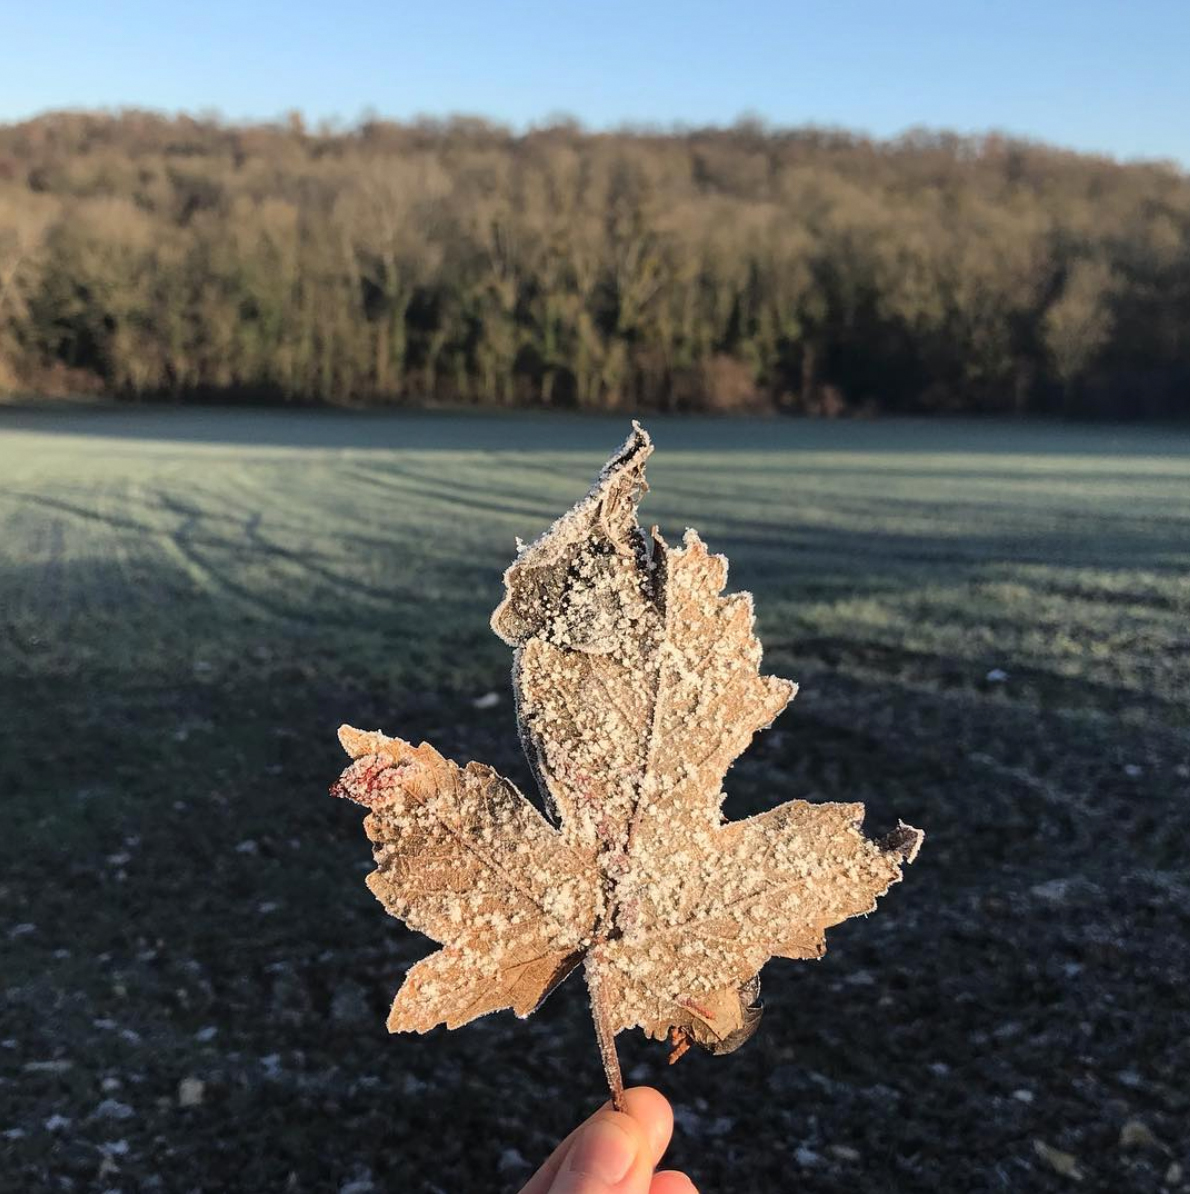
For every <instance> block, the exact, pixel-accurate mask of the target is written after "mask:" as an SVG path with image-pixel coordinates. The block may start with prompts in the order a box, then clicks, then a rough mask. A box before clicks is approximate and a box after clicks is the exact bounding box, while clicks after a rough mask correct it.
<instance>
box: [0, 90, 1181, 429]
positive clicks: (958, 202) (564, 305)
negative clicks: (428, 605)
mask: <svg viewBox="0 0 1190 1194" xmlns="http://www.w3.org/2000/svg"><path fill="white" fill-rule="evenodd" d="M0 389H2V390H5V391H8V392H10V393H13V392H15V393H26V392H28V393H36V392H40V393H47V394H54V393H60V394H73V393H79V392H92V391H94V392H106V393H111V394H116V395H121V396H127V397H130V398H142V399H151V398H174V399H182V400H206V399H220V400H246V401H261V400H266V401H294V402H311V401H313V402H353V403H362V404H381V403H392V404H397V403H416V402H426V401H442V402H462V403H475V404H481V405H487V406H513V405H537V406H556V407H568V408H582V409H624V408H631V407H643V408H654V409H662V410H698V409H702V410H751V409H765V408H767V409H774V408H775V409H788V410H793V411H800V412H805V413H814V414H846V413H868V412H880V411H932V410H941V411H1014V412H1020V413H1025V412H1041V413H1057V412H1065V413H1089V414H1127V415H1163V416H1168V415H1177V414H1181V415H1185V414H1188V413H1190V175H1187V174H1186V173H1185V172H1184V171H1182V170H1180V169H1179V168H1177V167H1176V166H1174V165H1172V164H1169V163H1134V164H1121V163H1118V162H1116V161H1114V160H1110V159H1106V158H1101V157H1094V156H1089V155H1080V154H1075V153H1071V152H1065V151H1062V150H1058V149H1054V148H1051V147H1046V146H1042V145H1037V144H1034V143H1030V142H1020V141H1014V140H1010V139H1006V138H1003V137H999V136H984V137H974V138H973V137H960V136H955V135H950V134H944V133H925V132H922V133H913V134H909V135H906V136H903V137H901V138H899V139H897V140H894V141H883V142H882V141H874V140H871V139H868V138H865V137H861V136H856V135H851V134H847V133H843V132H837V131H831V130H823V129H815V128H803V129H770V128H767V127H765V126H763V125H762V124H759V123H756V122H748V121H742V122H739V123H737V124H735V125H733V126H731V127H729V128H709V129H691V130H671V131H665V132H659V131H651V130H624V131H618V132H611V133H604V132H600V133H595V132H587V131H584V130H583V129H581V128H579V127H578V126H576V125H574V124H570V123H567V122H565V121H563V122H559V123H556V124H553V125H551V126H549V127H543V128H538V129H534V130H532V131H529V132H527V133H520V134H517V133H514V132H512V131H510V130H508V129H505V128H503V127H500V126H498V125H494V124H491V123H488V122H485V121H482V120H478V119H473V118H452V119H448V120H442V121H435V120H421V121H416V122H412V123H405V124H398V123H393V122H388V121H382V120H366V121H363V122H361V123H360V124H358V125H357V126H355V127H352V128H350V129H339V128H334V127H322V128H318V129H311V128H308V127H306V125H305V124H304V123H303V122H302V120H301V119H300V117H297V116H294V117H292V118H290V119H289V120H288V121H284V122H279V123H276V124H267V125H236V124H229V123H225V122H223V121H221V120H219V119H217V118H210V119H205V118H192V117H187V116H180V117H166V116H162V115H158V114H153V113H146V112H138V111H129V112H122V113H118V114H107V113H55V114H50V115H46V116H42V117H39V118H37V119H34V120H31V121H28V122H25V123H20V124H9V125H5V126H0Z"/></svg>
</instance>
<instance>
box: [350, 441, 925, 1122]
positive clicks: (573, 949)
mask: <svg viewBox="0 0 1190 1194" xmlns="http://www.w3.org/2000/svg"><path fill="white" fill-rule="evenodd" d="M652 450H653V449H652V444H651V442H650V440H649V437H648V435H647V434H646V433H645V431H644V430H643V429H642V428H641V427H640V426H639V425H638V424H633V432H632V434H631V435H630V436H629V437H628V440H627V442H626V443H625V444H624V446H623V447H622V448H621V449H620V450H619V451H618V452H617V453H616V454H615V456H613V457H612V459H611V460H610V461H608V463H607V465H605V467H604V469H603V471H602V472H601V473H600V475H599V477H598V479H597V480H596V482H595V485H594V487H593V488H592V489H591V491H590V493H588V494H587V496H586V497H585V498H584V499H583V500H582V501H581V502H579V504H578V505H577V506H575V507H574V509H572V510H571V511H570V512H569V513H567V514H565V515H564V516H563V517H562V518H560V519H559V520H558V521H557V522H555V523H554V524H553V526H551V527H550V528H549V529H548V530H547V531H546V532H545V534H543V535H542V536H541V538H540V539H538V540H537V541H536V542H535V543H533V544H531V545H529V546H528V547H523V546H522V547H521V548H520V550H519V551H518V554H517V558H516V560H515V561H514V562H513V563H512V565H511V566H510V567H509V569H508V571H507V572H506V573H505V575H504V582H505V586H506V589H507V593H506V596H505V598H504V600H503V601H502V602H501V604H500V606H499V607H498V608H497V609H496V611H495V613H494V614H493V615H492V627H493V629H494V630H495V632H496V633H497V634H498V635H499V636H500V637H501V638H502V639H504V640H505V641H506V642H507V643H509V644H510V645H511V646H513V647H514V648H515V657H514V664H513V686H514V689H515V693H516V700H517V718H518V722H519V725H520V728H521V735H522V738H523V742H524V746H525V750H526V752H527V754H528V756H529V759H530V761H531V763H532V764H533V768H534V771H535V773H536V775H537V778H538V782H539V783H540V785H541V788H542V792H543V795H544V797H545V800H546V805H547V807H548V810H549V814H550V816H549V818H548V819H547V818H546V817H545V816H543V815H542V814H541V813H540V812H538V810H537V809H536V807H535V806H534V805H533V804H531V803H530V802H529V801H528V800H527V799H525V797H524V796H522V795H521V793H520V792H518V791H517V789H516V788H515V787H513V785H512V784H511V783H509V782H508V780H506V779H503V778H502V777H501V776H500V775H498V774H497V773H496V772H495V771H493V770H492V769H491V768H490V767H486V766H484V765H482V764H480V763H468V764H467V765H466V766H465V767H459V766H458V765H457V764H455V763H453V762H451V761H450V760H449V759H445V758H443V756H442V755H440V754H439V753H438V752H437V751H436V750H434V748H433V747H432V746H429V745H428V744H425V743H423V744H422V745H421V746H413V745H411V744H410V743H408V742H404V741H402V740H401V739H399V738H389V737H386V736H385V735H384V734H381V733H369V732H365V731H361V730H355V729H351V728H350V727H347V726H344V727H343V729H342V730H341V731H340V735H339V736H340V739H341V741H342V743H343V746H344V748H345V749H346V750H347V753H348V754H349V755H350V756H351V757H352V759H353V760H354V762H353V763H352V764H351V765H350V766H349V767H348V768H347V770H346V771H344V773H343V775H342V777H341V778H340V779H339V781H338V783H337V784H336V785H335V787H334V789H333V791H334V792H335V793H336V794H337V795H340V796H346V797H348V798H350V799H352V800H355V801H357V802H358V803H360V804H363V805H366V806H367V807H368V808H369V809H370V810H371V811H370V812H369V815H368V817H367V819H366V820H365V822H364V826H365V829H366V830H367V833H368V836H369V837H370V838H371V839H372V842H373V843H374V847H375V858H376V864H377V865H376V870H375V871H373V872H372V874H371V875H370V876H369V879H368V884H369V886H370V887H371V889H372V891H373V892H374V893H375V894H376V896H377V897H378V898H379V899H380V900H381V902H382V903H383V904H384V906H385V907H386V908H387V910H388V911H389V912H390V913H391V914H392V915H394V916H397V917H399V918H400V919H402V920H404V921H405V922H406V924H408V925H409V926H410V927H411V928H414V929H417V930H418V931H419V932H422V933H425V934H427V935H428V936H430V937H432V938H433V939H434V940H435V941H438V942H440V943H442V945H443V948H442V949H440V950H438V951H437V952H435V953H433V954H431V955H430V956H429V957H428V958H426V959H425V960H424V961H421V962H418V963H417V964H416V965H415V966H413V967H412V968H411V969H410V971H409V973H408V974H407V975H406V978H405V982H404V984H403V986H402V987H401V990H400V991H399V993H398V994H397V997H396V1000H395V1002H394V1003H393V1007H392V1012H391V1013H390V1015H389V1019H388V1026H389V1028H390V1030H391V1031H394V1032H401V1031H414V1032H425V1031H427V1030H429V1029H430V1028H433V1027H434V1026H435V1025H438V1024H446V1025H447V1027H449V1028H457V1027H458V1026H459V1025H461V1024H465V1023H467V1022H468V1021H469V1020H473V1019H475V1017H477V1016H482V1015H484V1014H486V1013H487V1012H493V1011H497V1010H499V1009H501V1008H512V1009H513V1011H515V1012H516V1013H517V1015H519V1016H525V1015H528V1014H529V1013H530V1012H532V1011H533V1010H534V1009H535V1008H536V1007H538V1006H539V1005H540V1003H541V1001H542V1000H543V999H544V998H545V997H546V996H547V995H548V994H549V993H550V991H552V990H553V989H554V987H556V986H557V985H558V983H560V982H561V981H562V980H563V979H564V978H566V976H567V975H568V974H569V973H570V972H571V971H572V970H574V969H575V968H576V967H577V966H578V965H579V964H580V963H582V964H583V967H584V970H585V974H586V978H587V985H588V989H589V993H590V996H591V1005H592V1011H593V1014H594V1019H595V1026H596V1031H597V1035H598V1038H599V1043H600V1047H601V1050H602V1053H603V1059H604V1065H605V1069H606V1070H607V1075H608V1081H609V1085H610V1086H611V1089H612V1094H613V1097H614V1098H616V1100H617V1101H618V1099H619V1094H620V1091H621V1083H620V1075H619V1066H618V1063H617V1061H616V1054H615V1047H614V1037H615V1034H616V1033H617V1032H620V1031H622V1030H623V1029H626V1028H633V1027H640V1028H643V1029H644V1030H645V1032H647V1033H648V1034H649V1035H650V1036H652V1037H655V1038H658V1039H661V1038H668V1039H669V1040H670V1041H671V1042H672V1043H673V1045H674V1046H675V1049H674V1052H675V1055H677V1054H680V1053H681V1052H682V1051H684V1049H685V1048H686V1047H687V1046H688V1045H689V1044H690V1043H697V1044H700V1045H702V1046H704V1047H706V1048H708V1049H710V1050H711V1051H712V1052H717V1053H723V1052H728V1051H730V1050H731V1049H733V1048H735V1047H737V1046H738V1045H739V1044H741V1043H742V1042H743V1041H744V1040H746V1039H747V1038H748V1036H750V1035H751V1033H752V1032H753V1031H754V1030H755V1027H756V1023H757V1021H758V1020H759V1008H758V1006H757V1005H756V995H757V991H758V986H759V984H758V973H759V971H760V968H761V967H762V966H763V965H764V963H765V962H766V961H767V960H768V959H769V958H771V957H784V958H816V957H819V956H820V955H821V954H822V952H823V950H824V948H825V943H824V932H825V930H826V929H827V928H828V927H829V926H830V925H834V924H838V923H839V922H840V921H842V920H846V919H847V918H848V917H850V916H855V915H857V914H859V913H866V912H870V911H871V910H872V909H873V908H874V907H875V901H876V898H877V897H878V896H880V895H883V894H884V892H885V891H887V890H888V888H889V886H890V885H891V884H893V883H895V882H897V881H898V880H899V879H900V877H901V867H902V864H903V863H905V862H911V861H912V860H913V858H914V856H915V855H916V853H917V849H918V846H919V844H920V842H921V837H922V835H921V833H920V832H919V831H918V830H916V829H913V828H911V827H909V826H905V825H902V826H901V827H900V828H899V829H898V830H897V831H895V832H894V833H893V834H891V835H889V837H887V838H885V839H884V840H883V841H880V842H875V841H872V840H870V839H869V838H867V837H865V836H864V835H863V834H862V833H861V832H860V828H859V826H860V822H861V820H862V818H863V811H864V810H863V806H862V805H859V804H809V803H807V802H805V801H802V800H791V801H789V802H787V803H785V804H781V805H779V806H778V807H776V808H773V809H770V810H769V811H768V812H765V813H761V814H760V815H758V816H754V817H749V818H748V819H747V820H744V821H735V822H727V821H724V819H723V816H722V813H721V811H720V809H721V805H722V802H723V791H722V789H721V787H720V785H721V783H722V780H723V776H724V774H725V773H726V771H727V769H728V767H730V765H731V763H732V761H733V760H734V759H735V758H736V757H737V756H738V755H739V754H740V753H741V752H742V751H743V750H745V749H746V748H747V746H748V744H749V742H750V741H751V739H752V736H753V734H755V733H756V732H757V731H758V730H761V729H763V728H765V727H766V726H768V725H769V724H770V723H771V722H772V721H773V719H774V718H775V717H776V716H777V715H778V714H779V713H780V712H781V710H782V709H784V708H785V706H786V705H787V704H788V703H789V701H790V700H791V699H792V697H793V695H794V693H795V692H796V691H797V686H796V685H794V684H792V683H791V682H790V681H788V680H781V679H778V678H777V677H775V676H762V675H761V674H760V671H759V667H760V656H761V648H760V642H759V641H758V640H757V638H756V635H755V634H754V632H753V613H752V598H751V596H750V595H749V594H747V593H735V594H729V595H724V594H723V587H724V585H725V583H726V580H727V561H726V560H725V559H724V558H723V557H722V556H717V555H711V554H710V553H709V552H708V551H707V549H706V547H705V546H704V545H703V543H702V540H701V539H699V537H698V535H697V533H696V532H694V531H691V530H688V531H687V532H686V534H685V537H684V539H683V543H682V546H681V547H680V548H671V547H669V546H668V545H667V544H666V543H665V541H664V540H663V539H662V538H661V536H660V535H659V534H658V533H657V529H656V528H655V527H654V528H653V529H652V530H650V531H648V532H645V531H644V530H643V529H642V528H641V527H640V525H639V524H638V522H637V518H636V508H637V504H638V502H639V500H640V497H641V494H642V493H643V492H644V491H645V489H646V488H647V486H646V484H645V479H644V465H645V461H646V459H647V458H648V456H649V455H650V453H651V452H652Z"/></svg>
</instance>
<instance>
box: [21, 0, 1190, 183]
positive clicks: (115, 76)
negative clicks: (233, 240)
mask: <svg viewBox="0 0 1190 1194" xmlns="http://www.w3.org/2000/svg"><path fill="white" fill-rule="evenodd" d="M0 28H2V30H3V37H2V38H0V120H13V119H19V118H22V117H25V116H29V115H32V114H34V113H36V112H40V111H44V110H46V109H49V108H62V107H97V106H102V107H118V106H125V105H132V106H140V107H150V108H160V109H167V110H176V109H183V110H187V111H192V112H195V111H209V110H218V111H220V112H222V113H223V114H224V115H226V116H228V117H245V116H246V117H258V118H272V117H276V116H278V115H280V114H281V113H283V112H285V111H287V110H289V109H291V108H297V109H300V110H301V111H303V112H304V113H305V114H306V115H307V116H308V117H310V118H312V119H318V118H321V117H338V118H340V119H342V120H343V121H346V122H351V121H354V120H355V119H356V118H358V117H359V116H360V115H361V113H363V112H364V111H365V110H368V109H372V110H375V111H377V112H380V113H383V114H385V115H391V116H396V117H407V116H411V115H414V114H416V113H420V112H428V113H433V114H445V113H448V112H470V113H480V114H484V115H488V116H492V117H495V118H497V119H501V120H504V121H507V122H509V123H512V124H514V125H517V126H522V125H525V124H528V123H531V122H533V121H539V120H541V119H543V118H545V117H547V116H548V115H550V114H557V113H561V112H565V113H569V114H571V115H573V116H576V117H578V118H579V119H580V120H582V121H583V122H584V123H586V124H589V125H593V126H596V127H602V126H608V125H615V124H618V123H620V122H623V121H636V122H657V123H662V124H668V123H671V122H674V121H682V122H686V123H692V124H703V123H730V122H731V121H732V120H734V119H735V118H736V117H737V116H739V115H740V114H741V113H744V112H751V113H755V114H758V115H760V116H763V117H765V118H767V119H768V120H770V121H772V122H774V123H778V124H802V123H816V124H830V125H841V126H845V127H848V128H854V129H860V130H865V131H868V132H872V133H875V134H877V135H881V136H884V135H890V134H893V133H896V132H899V131H902V130H903V129H905V128H907V127H910V126H914V125H927V126H931V127H941V128H954V129H958V130H960V131H980V130H987V129H993V128H994V129H1001V130H1006V131H1009V132H1013V133H1019V134H1024V135H1027V136H1031V137H1037V138H1040V139H1043V140H1047V141H1052V142H1056V143H1059V144H1063V145H1069V146H1073V147H1075V148H1081V149H1089V150H1095V151H1101V152H1106V153H1111V154H1115V155H1117V156H1121V157H1137V156H1140V157H1164V158H1174V159H1177V160H1179V161H1180V162H1182V163H1183V164H1184V165H1186V164H1190V66H1188V60H1190V0H1132V2H1128V0H1120V2H1118V3H1106V2H1103V0H1080V2H1076V0H1033V2H1032V3H1021V2H1019V0H1002V2H999V3H997V2H993V0H988V2H982V0H949V2H937V0H936V2H926V0H815V2H804V0H785V2H780V0H721V2H719V3H707V2H704V0H635V2H634V3H627V2H624V0H582V2H577V3H576V2H569V0H553V2H552V3H543V2H536V0H535V2H532V3H520V2H518V0H421V2H420V3H416V4H408V3H402V2H398V0H387V2H383V3H382V2H377V0H338V2H336V3H334V4H326V3H321V4H315V3H309V2H306V0H290V2H288V3H275V2H273V0H269V2H265V3H252V2H250V0H240V2H239V3H234V2H229V0H196V2H195V3H192V4H171V3H167V2H166V0H155V2H153V3H148V2H144V0H142V2H135V0H109V2H105V3H95V0H86V2H83V0H40V2H39V3H32V4H31V3H29V2H28V0H0Z"/></svg>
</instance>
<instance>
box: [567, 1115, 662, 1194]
mask: <svg viewBox="0 0 1190 1194" xmlns="http://www.w3.org/2000/svg"><path fill="white" fill-rule="evenodd" d="M652 1176H653V1158H652V1155H651V1150H650V1148H649V1145H648V1141H647V1140H646V1139H645V1135H644V1132H643V1131H642V1130H641V1127H640V1125H639V1124H638V1123H637V1122H636V1120H635V1119H633V1118H632V1117H631V1116H629V1115H623V1114H621V1113H620V1112H618V1111H610V1110H609V1111H600V1112H599V1113H598V1114H596V1115H594V1116H592V1117H591V1119H589V1120H588V1121H587V1122H586V1123H585V1124H583V1125H582V1127H580V1128H579V1129H578V1131H577V1133H576V1134H575V1137H574V1139H573V1140H572V1141H571V1144H570V1148H569V1150H568V1151H567V1153H566V1156H565V1158H564V1159H563V1161H562V1164H561V1166H560V1167H559V1168H558V1172H557V1174H556V1176H555V1177H554V1180H553V1183H552V1184H551V1185H550V1187H549V1194H613V1191H614V1194H638V1192H639V1194H646V1192H647V1191H648V1188H649V1182H650V1180H651V1178H652Z"/></svg>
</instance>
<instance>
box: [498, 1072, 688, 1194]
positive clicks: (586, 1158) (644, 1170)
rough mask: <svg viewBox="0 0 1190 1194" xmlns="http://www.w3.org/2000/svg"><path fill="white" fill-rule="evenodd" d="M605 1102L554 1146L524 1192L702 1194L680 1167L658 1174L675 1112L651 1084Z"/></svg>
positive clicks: (627, 1091) (522, 1193)
mask: <svg viewBox="0 0 1190 1194" xmlns="http://www.w3.org/2000/svg"><path fill="white" fill-rule="evenodd" d="M624 1107H625V1110H624V1111H622V1112H621V1111H613V1110H612V1108H611V1104H610V1103H605V1104H604V1105H603V1106H602V1107H600V1109H599V1110H598V1111H596V1112H595V1114H594V1115H592V1116H591V1118H590V1119H588V1120H587V1121H586V1123H583V1124H580V1125H579V1126H578V1127H577V1128H575V1130H574V1131H573V1132H571V1133H570V1135H569V1136H567V1137H566V1139H565V1140H563V1141H562V1143H561V1144H559V1145H558V1147H557V1148H556V1149H554V1151H553V1153H552V1154H551V1155H550V1159H549V1160H548V1161H546V1163H545V1164H544V1165H543V1166H542V1167H541V1168H540V1169H539V1170H538V1171H537V1172H536V1173H535V1174H534V1175H533V1176H532V1177H531V1178H530V1179H529V1184H528V1185H527V1186H526V1187H525V1188H524V1189H523V1190H522V1191H521V1194H698V1191H697V1190H696V1189H695V1188H694V1183H693V1182H692V1181H691V1180H690V1179H689V1178H688V1177H687V1176H686V1175H685V1174H684V1173H678V1172H677V1171H676V1170H665V1171H663V1172H661V1173H657V1172H655V1170H656V1168H657V1163H658V1162H659V1161H660V1160H661V1158H662V1156H663V1155H664V1153H665V1150H666V1149H667V1148H668V1147H669V1138H670V1137H671V1136H672V1135H673V1128H674V1116H673V1110H672V1109H671V1107H670V1105H669V1103H668V1102H667V1101H666V1099H665V1096H664V1095H662V1094H661V1093H659V1092H658V1091H656V1090H653V1089H652V1088H651V1087H648V1086H637V1087H634V1088H633V1089H632V1090H626V1091H625V1092H624Z"/></svg>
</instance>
